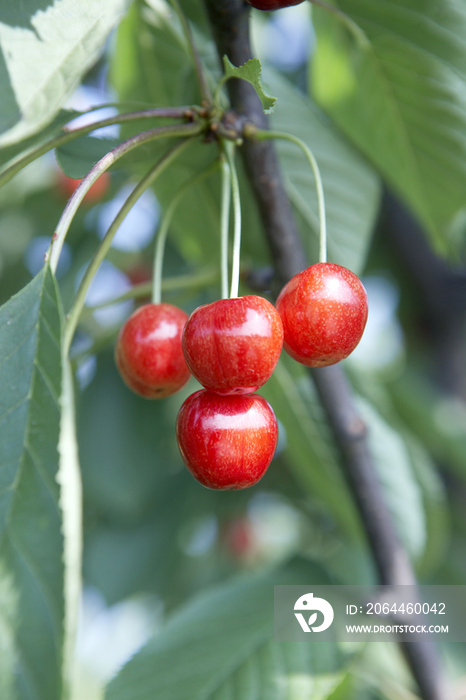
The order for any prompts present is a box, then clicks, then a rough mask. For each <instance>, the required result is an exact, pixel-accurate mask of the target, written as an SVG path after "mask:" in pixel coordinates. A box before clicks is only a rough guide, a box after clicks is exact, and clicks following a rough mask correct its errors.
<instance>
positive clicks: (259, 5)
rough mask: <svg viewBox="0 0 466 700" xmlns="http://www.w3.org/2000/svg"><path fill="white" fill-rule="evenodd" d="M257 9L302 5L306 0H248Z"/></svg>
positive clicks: (275, 8)
mask: <svg viewBox="0 0 466 700" xmlns="http://www.w3.org/2000/svg"><path fill="white" fill-rule="evenodd" d="M246 2H247V3H249V5H252V6H253V7H255V8H256V10H280V9H281V8H282V7H291V5H300V4H301V3H302V2H304V0H246Z"/></svg>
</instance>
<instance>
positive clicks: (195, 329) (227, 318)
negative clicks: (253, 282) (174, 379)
mask: <svg viewBox="0 0 466 700" xmlns="http://www.w3.org/2000/svg"><path fill="white" fill-rule="evenodd" d="M282 345H283V327H282V322H281V320H280V316H279V315H278V313H277V310H276V309H275V307H274V306H273V305H272V304H271V303H270V302H269V301H267V299H264V298H263V297H259V296H256V295H249V296H245V297H239V298H235V299H220V300H219V301H215V302H213V303H212V304H204V305H203V306H199V307H198V308H197V309H196V310H195V311H193V313H192V314H191V316H190V317H189V319H188V322H187V324H186V327H185V329H184V333H183V352H184V355H185V358H186V363H187V365H188V367H189V369H190V370H191V372H192V373H193V375H194V376H195V377H196V379H197V380H198V382H199V383H200V384H202V385H203V386H204V387H205V388H206V389H210V390H211V391H215V392H217V393H219V394H250V393H252V392H254V391H256V389H257V388H258V387H260V386H262V384H265V382H266V381H267V380H268V379H269V378H270V376H271V374H272V372H273V370H274V369H275V365H276V364H277V362H278V358H279V357H280V352H281V349H282Z"/></svg>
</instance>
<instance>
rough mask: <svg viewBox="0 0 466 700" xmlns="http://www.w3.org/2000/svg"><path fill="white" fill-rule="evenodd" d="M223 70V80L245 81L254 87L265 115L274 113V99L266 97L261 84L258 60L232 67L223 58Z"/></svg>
mask: <svg viewBox="0 0 466 700" xmlns="http://www.w3.org/2000/svg"><path fill="white" fill-rule="evenodd" d="M223 68H224V71H225V73H224V75H225V78H240V79H241V80H246V81H247V82H248V83H251V85H252V86H253V87H254V89H255V91H256V92H257V95H258V97H259V99H260V101H261V103H262V109H263V110H264V112H265V114H271V113H272V112H273V111H274V107H275V102H276V101H277V98H276V97H272V96H271V95H267V93H266V92H265V90H264V86H263V84H262V79H261V74H262V66H261V62H260V61H259V59H258V58H251V59H250V60H249V61H246V63H245V64H244V65H243V66H238V67H236V66H234V65H233V64H232V62H231V61H230V59H229V58H228V56H224V57H223Z"/></svg>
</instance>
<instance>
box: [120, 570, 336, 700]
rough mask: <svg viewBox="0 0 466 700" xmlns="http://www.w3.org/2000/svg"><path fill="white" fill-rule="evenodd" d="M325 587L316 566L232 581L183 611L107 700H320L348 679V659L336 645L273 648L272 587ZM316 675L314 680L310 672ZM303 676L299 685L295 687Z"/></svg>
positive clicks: (130, 665)
mask: <svg viewBox="0 0 466 700" xmlns="http://www.w3.org/2000/svg"><path fill="white" fill-rule="evenodd" d="M303 578H305V579H312V581H314V583H326V582H327V581H328V579H327V577H326V575H325V573H324V572H323V571H322V570H321V569H320V568H319V567H317V566H313V565H311V564H304V563H299V562H298V563H295V565H293V564H292V565H291V566H289V567H286V568H284V569H283V570H278V571H274V572H273V574H272V575H271V574H270V573H268V574H266V575H264V574H262V575H259V576H255V577H247V578H243V579H239V580H237V581H235V580H234V581H232V582H231V583H228V584H226V585H223V586H220V587H218V588H216V589H213V590H210V591H207V592H206V593H204V594H203V595H202V596H199V597H198V598H196V599H194V600H193V601H191V602H190V603H188V605H186V606H185V607H184V608H182V609H181V610H180V611H179V612H178V613H177V614H176V615H175V616H174V617H173V618H172V619H171V620H170V621H169V622H168V623H167V625H166V627H165V628H164V630H163V631H162V632H161V633H160V634H158V635H157V636H155V637H154V638H153V640H151V641H150V642H149V643H148V644H147V646H146V647H144V648H143V649H142V650H141V651H140V652H139V653H138V654H137V655H136V656H135V657H134V658H133V659H132V660H131V661H130V662H129V663H128V664H127V665H126V666H125V667H124V669H123V670H122V671H121V672H120V674H119V675H118V678H117V679H115V680H114V681H113V682H112V683H110V685H109V687H108V690H107V694H106V700H136V699H139V700H144V699H145V698H150V697H157V698H160V700H182V698H188V697H189V698H192V700H201V698H202V700H207V699H209V700H220V699H221V698H225V697H231V698H243V697H250V698H254V699H256V698H257V700H259V698H263V697H267V698H270V700H278V699H279V698H280V699H281V698H283V699H284V700H285V699H286V700H291V699H292V698H294V699H296V700H304V699H305V698H307V697H309V693H310V692H312V697H313V698H316V699H318V700H324V698H328V697H329V695H330V694H331V693H332V691H333V690H334V689H335V688H336V687H337V686H338V685H339V684H340V683H341V681H342V680H343V677H344V675H345V666H346V663H347V662H346V663H345V657H344V656H343V655H342V654H341V653H340V652H339V651H337V648H336V647H335V646H334V645H331V644H315V645H313V644H306V645H301V646H305V648H304V649H303V651H302V653H299V652H300V650H299V649H298V647H299V645H298V644H291V645H290V644H277V643H273V641H272V640H273V624H272V619H271V616H270V604H271V600H272V595H271V589H272V584H274V585H279V584H282V585H283V584H289V585H291V584H293V583H295V584H297V583H298V582H301V581H302V580H303ZM310 667H311V668H312V673H309V668H310ZM298 676H299V680H298Z"/></svg>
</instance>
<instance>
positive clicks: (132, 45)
mask: <svg viewBox="0 0 466 700" xmlns="http://www.w3.org/2000/svg"><path fill="white" fill-rule="evenodd" d="M149 5H150V7H147V6H144V11H143V12H142V13H141V12H139V11H138V7H137V6H136V5H134V6H133V8H131V9H130V11H129V13H128V15H127V17H126V18H125V20H124V21H123V22H122V23H121V25H120V27H119V29H118V34H117V42H118V43H117V50H116V51H115V54H114V56H113V58H112V66H111V78H112V83H113V85H114V86H115V88H116V89H117V91H118V94H119V97H120V99H121V100H124V101H125V102H132V103H133V104H135V105H141V104H147V103H149V104H150V105H151V106H154V107H161V106H167V105H171V106H179V105H183V104H188V105H189V104H196V103H199V101H200V95H199V91H198V88H197V83H196V79H195V75H194V71H193V68H192V65H191V59H190V55H189V52H188V49H187V47H186V45H185V41H184V38H183V36H182V34H181V33H180V31H178V28H177V23H176V21H174V19H173V17H172V16H171V15H169V14H168V13H167V7H166V6H165V5H164V4H160V3H156V2H154V3H149ZM209 47H211V49H212V50H214V44H213V42H212V40H210V39H207V38H205V37H204V38H203V39H202V47H201V48H202V50H203V51H204V52H207V51H209V50H210V49H209ZM158 123H160V122H158ZM133 128H134V127H132V126H127V125H122V131H121V134H122V137H124V138H127V137H128V136H130V135H132V134H133V133H134V130H133ZM165 149H166V144H165V143H162V142H160V143H154V144H149V145H148V146H147V147H144V146H142V147H140V148H138V149H137V150H136V151H135V152H134V155H132V156H131V158H130V159H128V160H126V164H127V165H128V167H129V168H130V169H133V171H134V172H136V173H137V174H138V175H142V174H143V173H144V172H145V170H146V169H147V168H148V167H150V166H151V165H152V164H153V162H154V160H156V158H157V157H158V156H159V155H160V154H161V153H162V152H163V151H164V150H165ZM217 157H218V148H217V144H216V143H213V142H212V143H204V142H197V143H195V144H193V145H191V146H190V147H189V149H188V151H186V152H185V153H183V155H182V156H181V157H180V158H178V159H177V160H176V162H174V163H173V164H172V166H170V168H169V170H167V171H166V172H165V173H163V175H162V176H161V177H160V178H159V179H158V180H157V183H156V186H155V192H156V194H157V197H158V199H159V201H160V203H161V205H162V207H163V208H164V209H166V207H167V206H168V205H169V203H170V202H171V200H172V198H173V195H174V193H175V192H176V191H177V189H178V188H179V187H180V185H181V184H182V183H183V182H185V181H187V180H189V179H190V178H191V177H192V176H193V175H195V174H197V173H199V172H201V171H202V169H203V168H205V167H208V166H209V165H210V164H211V163H212V162H213V161H214V160H215V159H216V158H217ZM238 167H241V166H240V165H239V166H238ZM240 177H241V176H240ZM241 180H242V184H243V183H244V186H242V210H243V223H244V227H243V228H244V231H245V232H247V235H244V237H243V246H242V255H243V259H244V260H247V259H248V257H249V256H253V257H254V262H255V264H263V263H265V262H268V261H269V257H268V251H267V250H266V247H265V242H264V238H263V235H262V229H261V225H260V223H259V219H258V215H257V210H256V205H255V202H254V201H253V198H252V196H251V192H250V187H249V184H248V183H247V182H245V181H244V178H241ZM170 235H174V236H175V237H176V242H177V245H178V246H179V248H180V250H181V252H182V253H183V255H184V256H185V257H186V259H188V260H189V261H190V262H191V263H194V264H199V263H202V264H206V263H211V264H212V263H213V264H216V265H218V261H219V257H220V183H219V175H218V174H213V175H211V176H210V177H208V178H206V179H205V180H203V181H201V182H198V183H197V184H196V185H194V186H193V187H190V188H189V190H188V191H187V192H186V194H185V196H184V197H183V200H182V202H181V204H180V206H179V207H178V209H177V211H176V212H175V215H174V217H173V221H172V227H171V234H170ZM216 242H218V243H216Z"/></svg>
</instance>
